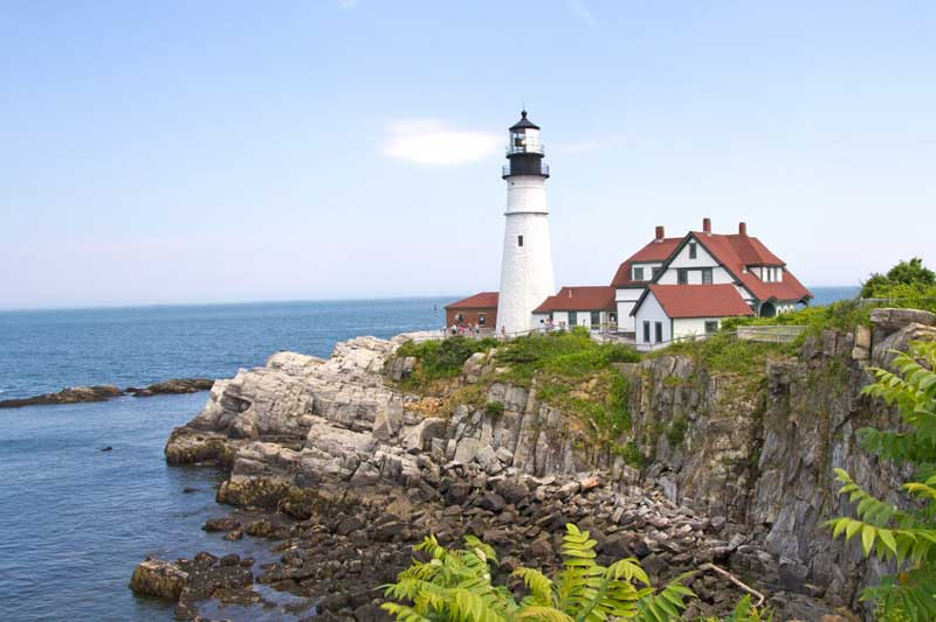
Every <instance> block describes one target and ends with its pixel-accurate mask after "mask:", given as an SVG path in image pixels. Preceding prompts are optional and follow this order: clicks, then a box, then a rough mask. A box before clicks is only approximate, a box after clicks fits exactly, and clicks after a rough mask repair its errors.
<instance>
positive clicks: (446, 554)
mask: <svg viewBox="0 0 936 622" xmlns="http://www.w3.org/2000/svg"><path fill="white" fill-rule="evenodd" d="M596 544H597V542H596V541H595V540H592V539H591V538H590V537H589V532H587V531H580V530H579V529H578V528H577V527H576V526H575V525H573V524H571V523H570V524H568V525H567V526H566V534H565V537H564V538H563V541H562V555H563V559H564V561H563V566H562V569H561V570H559V572H557V573H556V574H555V575H554V576H553V577H552V578H550V577H548V576H547V575H546V574H544V573H542V572H540V571H539V570H535V569H533V568H524V567H520V568H517V569H516V570H514V571H513V573H512V574H511V576H512V577H516V578H518V579H520V580H522V581H523V585H524V586H525V588H526V595H524V596H523V598H522V599H520V601H519V602H518V601H517V600H516V598H515V596H514V594H513V593H512V591H511V590H510V589H508V588H507V586H505V585H496V584H494V583H493V582H492V577H491V575H492V571H491V570H492V567H496V566H497V555H496V553H495V552H494V549H493V548H491V547H490V545H488V544H485V543H484V542H482V541H480V540H479V539H478V538H476V537H474V536H467V537H466V538H465V548H464V549H459V550H454V551H450V550H448V549H446V548H445V547H442V546H440V545H439V542H438V540H436V539H435V537H433V536H428V537H427V538H426V539H425V540H424V541H423V542H422V543H421V544H419V545H417V546H416V547H415V549H416V550H417V551H422V552H424V553H425V554H427V555H428V556H429V560H428V561H425V562H421V561H414V562H413V565H412V566H410V568H408V569H407V570H404V571H403V572H401V573H400V575H399V576H398V577H397V582H396V583H394V584H392V585H388V586H385V588H384V592H385V595H386V596H387V597H388V598H390V599H392V600H393V601H396V602H388V603H385V604H383V605H382V608H383V609H384V611H387V612H388V613H390V614H391V615H393V616H395V617H396V619H397V620H401V621H404V622H417V621H419V622H423V621H425V622H428V621H430V620H439V621H449V620H451V621H456V620H457V621H464V622H500V621H505V622H506V621H508V620H552V621H564V620H568V621H572V620H577V621H581V622H586V621H587V622H598V621H600V620H607V619H633V620H640V621H647V622H650V621H653V622H660V621H661V620H671V619H674V618H678V617H679V615H680V612H681V611H682V610H683V609H685V608H686V603H685V602H684V601H685V599H686V598H693V597H695V594H693V593H692V591H691V590H689V588H687V587H686V586H684V585H683V582H684V581H685V580H686V579H687V578H688V577H689V576H690V575H692V574H693V573H691V572H689V573H685V574H682V575H679V576H678V577H676V578H675V579H673V580H672V581H671V582H670V583H668V584H667V585H666V586H665V587H664V588H663V589H661V590H659V591H658V590H656V589H654V588H653V587H651V585H650V580H649V578H648V577H647V574H646V573H645V572H644V570H643V569H642V568H641V567H640V562H639V561H638V560H637V559H636V558H634V557H628V558H626V559H621V560H618V561H616V562H614V563H613V564H611V565H610V566H607V567H605V566H601V565H599V564H598V563H597V562H596V561H595V558H596V557H597V554H596V553H595V545H596Z"/></svg>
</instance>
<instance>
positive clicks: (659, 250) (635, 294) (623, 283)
mask: <svg viewBox="0 0 936 622" xmlns="http://www.w3.org/2000/svg"><path fill="white" fill-rule="evenodd" d="M683 239H684V238H668V237H666V235H665V231H664V229H663V227H657V228H656V235H655V236H654V238H653V240H651V241H650V242H649V243H648V244H647V245H646V246H644V247H643V248H641V249H640V250H639V251H637V252H636V253H634V254H633V255H631V256H630V257H628V258H627V259H625V260H624V263H622V264H621V265H620V266H618V269H617V272H615V273H614V278H613V279H611V286H612V287H614V288H615V298H614V299H615V302H616V304H617V318H618V330H619V331H620V332H625V333H631V332H634V318H633V316H631V311H633V310H634V305H636V304H637V300H638V299H639V298H640V296H641V294H643V293H644V291H645V290H646V289H647V284H648V283H650V282H651V281H652V280H653V279H654V278H655V277H656V276H657V274H658V273H659V271H660V269H661V268H662V267H663V263H664V262H665V261H666V260H667V259H669V256H670V255H672V254H673V251H674V250H675V249H676V247H677V246H679V244H680V243H681V242H682V241H683Z"/></svg>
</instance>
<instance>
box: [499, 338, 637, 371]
mask: <svg viewBox="0 0 936 622" xmlns="http://www.w3.org/2000/svg"><path fill="white" fill-rule="evenodd" d="M497 360H498V361H500V362H501V363H506V364H509V365H510V369H511V375H512V379H513V380H515V381H519V382H521V383H523V382H528V381H529V380H530V379H532V377H533V376H534V375H535V374H536V373H537V372H546V373H551V374H556V375H561V376H564V377H566V378H580V377H582V376H585V375H588V374H590V373H594V372H596V371H600V370H602V369H606V368H608V367H610V365H611V363H627V362H636V361H639V360H640V354H638V352H637V351H636V350H635V349H634V348H632V347H630V346H626V345H623V344H615V343H598V342H597V341H595V340H594V339H592V337H591V335H590V334H589V332H588V330H587V329H584V328H581V327H576V328H574V329H572V330H571V331H569V332H565V331H558V332H553V333H547V334H532V335H526V336H523V337H519V338H517V339H513V340H511V341H510V342H508V343H507V344H506V345H505V346H504V347H503V348H501V349H500V350H498V353H497Z"/></svg>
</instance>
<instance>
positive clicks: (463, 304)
mask: <svg viewBox="0 0 936 622" xmlns="http://www.w3.org/2000/svg"><path fill="white" fill-rule="evenodd" d="M498 298H500V295H499V294H498V293H497V292H481V293H479V294H475V295H474V296H468V297H467V298H464V299H462V300H458V301H456V302H451V303H449V304H447V305H445V308H446V309H495V308H497V300H498Z"/></svg>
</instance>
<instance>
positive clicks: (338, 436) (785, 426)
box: [166, 313, 936, 619]
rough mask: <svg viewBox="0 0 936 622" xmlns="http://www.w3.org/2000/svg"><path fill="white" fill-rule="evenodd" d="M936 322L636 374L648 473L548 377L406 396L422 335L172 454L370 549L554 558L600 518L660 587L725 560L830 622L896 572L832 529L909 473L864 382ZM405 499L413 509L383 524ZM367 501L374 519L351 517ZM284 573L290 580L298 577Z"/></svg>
mask: <svg viewBox="0 0 936 622" xmlns="http://www.w3.org/2000/svg"><path fill="white" fill-rule="evenodd" d="M928 322H929V319H928V318H927V317H925V316H920V315H914V316H913V317H912V318H911V317H910V316H907V317H903V315H901V314H900V313H888V314H881V313H878V314H876V316H875V324H874V328H873V330H868V329H859V330H858V331H856V332H855V333H854V334H839V333H835V332H833V331H827V332H826V333H825V334H823V335H822V337H821V338H820V339H811V340H809V341H808V342H807V343H806V345H805V346H804V347H803V348H802V352H801V353H800V355H799V356H796V357H792V356H791V357H788V358H785V359H784V358H781V359H773V360H770V361H769V362H768V363H767V367H766V369H764V370H760V371H759V372H758V373H757V374H753V375H752V376H751V377H738V376H737V375H736V374H734V375H733V374H718V373H712V372H711V371H710V370H707V369H705V368H704V367H701V366H699V365H698V364H696V363H694V362H693V361H691V360H689V359H687V358H685V357H676V356H659V357H656V358H652V359H647V360H644V361H643V362H641V363H639V364H637V365H621V366H620V371H621V373H622V374H624V375H626V376H629V377H630V378H631V387H632V390H631V413H632V419H633V426H634V430H633V437H632V439H631V441H632V442H633V444H634V446H635V447H637V448H639V450H640V451H641V452H642V453H643V454H644V455H645V456H647V457H648V459H649V461H648V462H647V463H646V464H645V465H644V466H645V468H643V469H642V470H638V469H637V468H635V467H634V466H633V465H629V464H628V463H627V462H626V461H625V458H624V456H623V454H622V452H617V451H612V447H611V446H608V445H605V444H600V443H596V442H594V440H593V436H592V435H591V434H590V433H589V432H588V431H587V430H585V429H582V426H583V424H582V422H581V421H577V420H573V419H570V418H568V417H566V416H564V414H563V413H562V412H560V411H558V410H557V409H555V408H553V407H552V406H550V405H548V404H546V403H544V402H543V401H542V400H540V399H539V398H538V397H537V387H536V385H535V383H534V384H533V386H531V387H530V388H523V387H518V386H512V385H509V384H504V383H497V382H494V383H490V382H485V383H482V384H480V385H479V386H478V387H476V388H475V387H472V390H475V389H477V391H476V394H475V395H474V396H473V398H472V399H470V400H468V401H467V402H465V403H454V402H450V401H446V400H444V399H438V398H429V397H419V396H414V395H407V394H406V393H405V392H403V391H401V390H399V389H398V388H396V386H397V385H394V384H392V383H391V382H388V378H390V379H393V380H401V379H404V378H406V377H407V376H408V375H409V374H411V373H412V371H413V369H414V367H415V364H416V362H415V361H413V360H408V359H407V358H394V357H393V356H392V355H393V352H394V351H395V349H396V348H397V347H398V346H399V345H400V344H401V343H402V342H403V341H404V340H405V339H407V336H400V337H397V338H394V339H393V340H390V341H384V340H379V339H374V338H371V337H360V338H356V339H352V340H350V341H347V342H344V343H341V344H339V345H338V346H337V347H336V348H335V352H334V353H333V355H332V356H331V357H330V358H328V359H320V358H317V357H311V356H304V355H301V354H296V353H289V352H280V353H277V354H275V355H273V356H271V357H270V359H269V360H268V361H267V364H266V366H264V367H261V368H256V369H253V370H249V371H248V370H241V371H239V372H238V374H237V375H236V376H235V377H234V378H233V379H230V380H220V381H217V382H215V383H214V386H213V387H212V390H211V393H210V397H209V400H208V404H207V405H206V407H205V409H204V410H203V411H202V412H201V413H199V414H198V415H197V416H196V417H195V418H194V419H193V420H192V421H191V422H190V423H189V424H188V425H187V426H184V427H181V428H177V429H176V430H174V431H173V433H172V435H171V437H170V439H169V441H168V443H167V446H166V457H167V460H168V461H169V462H170V463H172V464H188V463H215V464H219V465H221V466H224V467H227V468H229V469H230V476H229V478H228V479H227V480H226V481H225V482H223V484H222V486H221V488H220V489H219V492H218V500H219V501H221V502H224V503H229V504H231V505H234V506H240V507H251V508H266V509H267V510H269V511H272V512H277V513H278V514H277V515H280V514H282V515H285V516H288V517H291V518H292V519H295V520H299V521H306V524H307V526H311V524H312V523H309V521H313V522H315V521H316V520H317V521H319V522H321V521H323V520H325V521H327V520H331V519H330V518H328V517H334V518H335V520H336V521H337V522H335V523H334V524H332V523H328V524H329V525H331V526H330V527H329V529H330V530H332V532H334V533H337V534H338V535H342V534H343V535H345V536H346V535H348V534H351V533H357V532H359V531H362V532H364V533H367V534H368V535H367V536H366V538H365V539H366V540H367V541H368V542H369V541H371V540H375V539H376V540H378V541H383V538H389V539H390V541H406V542H410V541H412V539H413V538H416V537H418V536H419V534H421V533H425V532H427V531H434V532H436V533H439V532H440V531H441V532H442V533H447V534H449V535H451V536H458V535H459V534H460V533H464V531H465V530H471V531H474V532H475V533H479V534H480V533H482V532H484V533H487V534H488V535H489V536H490V538H491V541H492V542H494V541H503V542H504V543H505V545H506V544H507V543H511V542H513V543H517V542H524V543H525V544H524V546H529V547H531V550H533V551H538V552H539V554H541V555H542V556H544V558H550V559H553V560H554V559H555V547H554V545H555V542H554V541H552V540H550V539H551V538H554V534H555V533H556V532H557V530H561V527H562V525H563V524H564V522H565V521H567V520H576V521H585V520H588V522H587V523H586V525H591V526H592V527H593V528H594V530H595V531H596V533H598V534H600V535H601V536H608V535H615V534H620V537H617V536H615V537H616V538H617V540H614V538H612V540H614V541H615V542H617V544H612V545H610V548H609V549H608V550H609V551H611V550H613V551H617V552H620V553H622V554H623V553H624V552H631V553H634V554H636V555H637V556H638V557H640V558H641V559H643V561H644V564H645V566H648V570H650V572H651V574H654V575H656V576H659V577H660V578H666V577H668V576H672V575H673V574H675V573H676V572H678V571H679V570H682V569H688V568H691V567H696V566H697V565H698V564H700V563H704V561H705V560H709V561H711V560H714V561H716V562H718V563H721V564H724V565H726V566H728V567H729V568H730V569H731V570H732V571H733V572H735V573H736V574H737V575H739V576H741V577H742V578H743V579H744V580H747V581H750V582H752V583H756V584H757V585H759V586H761V587H762V588H763V589H764V590H765V591H768V592H770V593H772V594H774V595H775V599H774V601H773V604H774V605H776V606H777V607H778V611H779V612H780V617H779V618H778V619H787V618H788V617H791V616H792V617H797V616H798V617H804V618H806V619H810V616H812V615H814V614H815V615H816V619H818V617H819V615H818V612H828V611H829V607H836V606H847V607H857V606H858V603H857V595H858V591H859V589H860V587H861V586H862V585H864V584H866V583H867V582H868V581H869V580H871V579H872V578H874V577H877V576H879V575H880V574H881V573H882V572H883V571H884V570H885V569H884V568H880V567H878V566H877V564H876V563H874V562H866V561H863V560H861V559H860V555H859V554H858V552H857V551H856V550H855V549H854V548H853V547H851V546H849V545H845V544H843V543H841V542H833V541H832V540H831V539H830V538H829V534H828V532H827V531H825V530H824V529H822V528H821V523H822V521H824V520H827V519H828V518H831V517H833V516H836V515H839V514H844V513H848V508H847V503H845V501H844V500H843V499H841V498H839V496H838V495H837V494H836V491H837V489H838V485H837V484H836V482H834V481H833V479H832V475H833V474H832V467H838V466H841V467H843V468H845V469H847V470H849V471H850V472H851V473H852V474H853V475H855V477H856V479H858V480H859V481H860V482H861V483H862V484H864V485H866V486H867V487H868V488H869V489H870V490H871V491H872V492H874V493H878V494H885V493H887V491H889V490H892V489H893V487H894V484H895V483H896V482H897V481H898V480H899V479H900V476H901V474H900V473H897V472H896V471H895V470H894V469H892V468H890V467H888V466H886V465H881V464H877V463H876V462H875V461H874V460H873V459H872V458H870V457H868V456H867V455H866V454H864V453H863V452H862V451H860V450H859V449H858V443H857V437H856V431H857V429H858V428H859V427H861V426H863V425H868V424H875V425H880V426H884V427H892V426H894V425H895V419H894V414H893V413H892V412H890V411H889V410H888V409H886V408H883V407H881V405H879V404H876V403H872V402H871V401H870V400H868V399H866V398H863V397H861V396H860V389H861V387H862V386H864V384H866V383H867V382H868V381H869V380H870V375H869V372H868V366H869V365H870V364H877V363H876V362H880V363H882V364H886V362H887V361H888V360H889V358H888V356H889V355H888V354H887V350H888V349H889V348H893V347H899V346H901V345H903V346H905V345H906V343H907V342H908V341H909V340H910V339H914V338H921V337H923V338H925V337H927V336H931V335H936V328H934V327H933V325H932V323H928ZM934 323H936V322H934ZM895 327H896V328H895ZM494 365H495V361H494V360H493V359H492V358H491V357H490V356H489V355H485V354H476V355H473V356H472V357H471V358H470V359H469V360H468V361H467V362H466V363H465V366H464V371H463V374H462V376H461V377H460V378H459V379H457V380H456V381H455V382H457V383H460V386H463V387H464V386H468V385H471V384H474V383H477V382H479V379H481V378H482V377H489V374H490V373H491V372H492V371H493V370H494ZM491 404H498V405H499V406H498V407H497V408H493V409H492V408H490V407H489V406H490V405H491ZM621 440H627V439H621ZM589 473H591V474H599V475H598V476H597V478H594V477H586V474H589ZM387 487H392V488H393V490H395V491H396V492H395V493H391V492H387ZM394 494H395V495H398V496H401V497H402V498H404V499H405V501H406V503H408V504H410V506H411V511H412V515H409V516H407V517H405V519H401V518H399V516H398V517H397V518H395V519H385V518H383V517H382V516H378V515H373V516H370V515H368V513H367V511H366V508H368V507H377V508H380V507H386V506H387V504H388V503H391V502H389V501H379V500H384V499H386V498H387V496H388V495H389V496H393V495H394ZM349 500H353V503H354V504H355V507H357V508H360V509H361V511H360V513H358V514H356V513H355V512H353V511H347V512H345V511H344V510H339V513H342V512H344V514H343V515H342V516H339V517H335V514H334V513H335V511H336V510H335V508H336V507H339V508H340V507H345V506H344V505H342V504H343V503H345V502H348V501H349ZM417 508H420V509H417ZM368 516H370V517H369V518H368ZM456 519H457V520H456ZM453 520H454V521H456V522H457V523H458V526H452V527H451V529H448V528H446V527H445V525H449V524H450V522H451V521H453ZM453 525H454V523H453ZM260 527H264V529H260ZM244 531H246V533H248V535H250V534H251V533H256V534H259V535H266V534H270V533H277V531H276V529H275V528H274V527H273V526H272V525H266V526H264V525H260V526H255V527H253V528H252V527H251V526H250V525H248V526H247V527H246V528H245V529H244ZM230 534H235V535H233V536H232V537H241V535H242V530H241V529H240V528H237V529H233V530H232V531H231V532H230ZM230 534H229V535H230ZM303 537H304V536H303ZM401 539H402V540H401ZM540 539H542V540H543V542H541V543H537V542H538V541H539V540H540ZM317 541H318V540H317ZM550 542H551V543H552V545H550V546H547V545H548V544H549V543H550ZM450 543H452V544H455V543H454V542H450ZM296 546H305V545H301V544H297V545H296ZM349 546H350V545H349ZM354 546H357V547H358V549H360V548H361V547H362V546H364V545H363V544H361V542H360V541H358V542H357V544H355V545H354ZM368 546H370V545H368ZM603 546H604V545H603ZM365 548H366V547H365ZM508 548H509V550H511V551H513V550H514V549H513V548H510V547H508ZM517 554H518V555H519V554H521V553H520V552H519V550H518V552H517ZM309 555H313V553H312V552H310V553H309ZM391 557H392V555H391ZM302 565H303V566H304V563H303V564H302ZM332 570H333V571H334V570H336V569H335V568H332ZM283 572H286V575H283V577H284V578H282V580H284V581H285V580H287V579H288V578H289V577H288V576H287V575H288V574H289V573H290V572H292V571H286V570H284V571H283ZM303 572H304V571H303ZM300 574H302V572H300ZM275 576H277V577H278V576H279V575H275ZM309 578H310V576H306V575H304V574H302V576H300V577H299V578H298V579H297V580H299V581H300V582H302V581H304V580H305V579H309ZM293 579H295V577H294V578H293ZM280 580H281V579H275V580H273V579H271V582H273V583H276V582H278V581H280ZM706 581H708V582H709V583H711V581H710V580H709V579H706ZM313 583H314V582H313ZM313 583H310V585H311V584H313ZM303 584H304V585H305V583H303ZM324 587H325V585H324V584H323V588H324ZM710 587H711V586H710ZM329 589H331V588H329ZM722 594H723V595H722V596H717V595H716V594H715V593H712V592H711V590H709V595H710V598H709V600H708V601H704V602H703V603H702V605H701V606H702V607H703V608H707V609H706V611H712V610H717V607H716V605H718V604H719V603H720V604H721V605H727V604H728V602H727V601H726V600H725V598H726V597H725V596H724V592H722ZM719 598H720V599H721V600H720V601H719V600H717V599H719ZM818 598H824V600H825V604H823V603H820V602H819V601H818V600H817V599H818ZM364 604H366V605H367V606H368V607H369V606H370V605H372V604H373V603H370V602H369V601H368V602H367V603H364ZM364 604H362V605H361V606H364ZM337 608H338V609H341V608H342V607H341V606H339V607H337ZM713 608H715V609H713ZM783 616H786V617H783Z"/></svg>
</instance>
